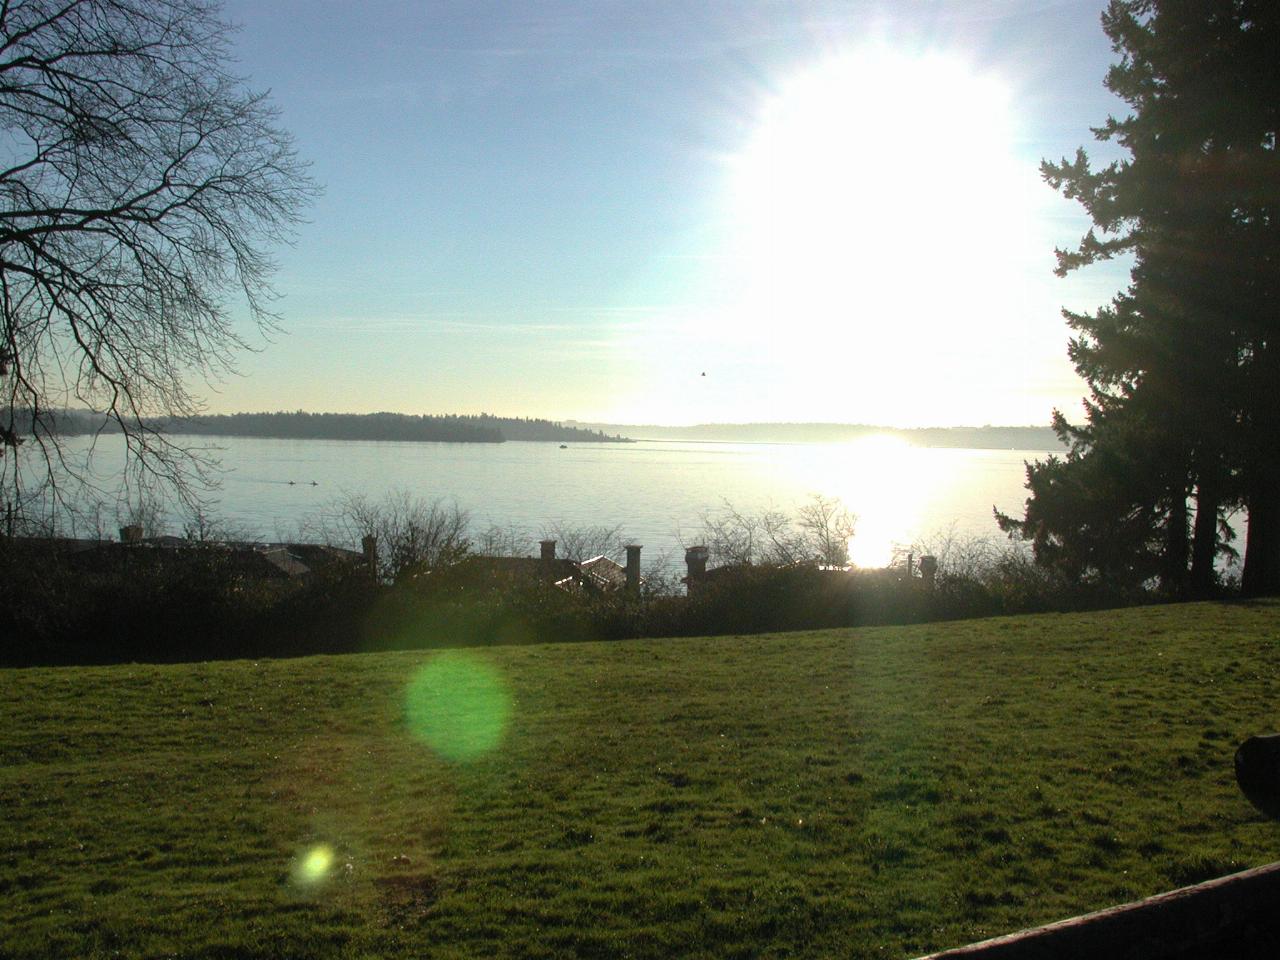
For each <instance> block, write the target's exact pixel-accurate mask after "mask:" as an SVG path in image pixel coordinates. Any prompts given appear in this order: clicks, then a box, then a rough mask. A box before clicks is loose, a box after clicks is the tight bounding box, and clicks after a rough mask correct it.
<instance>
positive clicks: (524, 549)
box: [474, 523, 533, 557]
mask: <svg viewBox="0 0 1280 960" xmlns="http://www.w3.org/2000/svg"><path fill="white" fill-rule="evenodd" d="M532 546H533V545H532V543H531V542H530V537H529V535H528V534H527V533H525V532H524V531H523V530H521V529H519V528H518V527H516V526H515V524H511V523H509V524H507V525H506V526H505V527H504V526H500V525H499V524H496V523H491V524H490V525H489V526H488V527H486V528H485V529H484V530H482V531H480V533H478V534H477V535H476V538H475V544H474V550H475V552H476V553H477V554H479V555H480V556H482V557H523V556H526V555H527V554H528V553H529V552H530V550H531V549H532Z"/></svg>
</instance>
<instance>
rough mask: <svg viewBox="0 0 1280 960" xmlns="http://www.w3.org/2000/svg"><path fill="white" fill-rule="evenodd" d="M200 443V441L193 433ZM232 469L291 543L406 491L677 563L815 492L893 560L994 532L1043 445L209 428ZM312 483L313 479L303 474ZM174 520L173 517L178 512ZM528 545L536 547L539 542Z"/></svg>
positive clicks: (99, 465)
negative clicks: (526, 438) (356, 498)
mask: <svg viewBox="0 0 1280 960" xmlns="http://www.w3.org/2000/svg"><path fill="white" fill-rule="evenodd" d="M118 440H119V438H104V440H101V441H99V445H98V448H97V452H96V453H95V461H94V462H95V467H96V469H97V471H98V472H99V473H103V472H106V473H110V472H111V470H112V469H113V468H114V466H115V465H118V463H119V456H120V453H119V449H118ZM191 442H192V444H193V445H198V446H207V445H208V444H209V443H210V439H209V438H206V437H201V438H191ZM216 443H217V445H218V446H219V447H220V448H221V449H220V451H219V453H218V456H219V458H220V460H221V462H222V466H223V469H224V471H225V473H224V475H223V480H222V485H221V489H220V490H219V491H217V492H216V493H215V495H214V499H215V500H216V505H215V507H214V509H213V510H212V511H211V513H212V514H213V515H214V516H215V517H217V518H218V519H221V520H226V521H229V522H231V523H233V524H235V525H236V526H238V527H241V528H245V529H247V530H249V531H251V532H253V533H254V534H255V535H257V536H259V537H261V538H263V539H281V540H282V539H289V538H292V537H295V536H296V535H297V532H298V530H299V528H300V527H301V526H302V525H303V524H304V523H305V522H307V521H308V520H315V519H316V518H319V517H323V516H325V515H327V514H332V512H333V510H334V502H335V500H336V499H337V498H339V497H340V496H341V495H343V494H348V493H360V494H367V495H369V496H371V497H375V498H376V497H379V496H381V495H383V494H384V493H387V492H390V491H396V490H408V491H410V492H411V493H413V494H415V495H417V496H421V497H424V498H427V499H436V498H441V499H444V500H446V501H450V502H456V503H457V504H458V505H459V506H460V507H461V508H463V509H464V510H466V511H468V512H469V513H470V515H471V517H472V521H473V526H474V527H475V528H476V529H480V528H483V527H487V526H488V525H490V524H497V525H499V526H503V527H506V526H513V527H514V528H516V529H517V530H518V531H520V532H522V533H524V534H526V535H528V536H529V537H531V539H533V540H536V539H537V538H538V535H539V534H540V533H541V532H542V531H543V530H544V529H546V528H548V527H551V526H554V525H556V524H564V525H568V526H585V525H607V526H614V525H620V526H621V527H622V530H623V532H624V534H625V535H626V536H627V537H628V538H630V539H632V540H634V541H635V542H637V543H641V544H643V545H644V547H645V552H644V560H645V561H646V562H651V561H654V560H656V559H657V558H658V557H659V556H661V555H666V556H667V557H669V558H671V559H672V560H674V561H677V562H682V560H683V548H682V544H683V543H690V542H694V541H696V540H697V539H698V537H697V532H698V530H699V529H700V528H701V521H702V518H703V516H704V515H705V514H706V513H707V512H708V511H712V512H714V511H717V510H720V509H722V508H723V506H724V504H725V503H730V504H732V505H733V506H734V507H735V508H737V509H738V510H740V511H745V512H756V511H759V510H762V509H766V508H771V507H774V508H779V509H783V510H786V511H788V512H791V511H794V510H795V509H796V508H797V507H799V506H801V505H802V504H803V503H804V502H805V500H806V499H807V498H808V497H810V496H811V495H813V494H821V495H822V496H825V497H836V498H839V499H840V500H841V501H842V502H843V503H844V505H845V506H846V508H848V509H849V510H850V511H851V512H853V513H854V514H856V515H857V518H858V523H857V534H856V535H855V537H854V540H853V543H852V545H851V548H852V549H851V553H852V556H853V559H854V561H855V562H856V563H858V564H859V565H863V566H879V565H883V564H885V563H887V562H888V561H889V559H890V557H891V555H892V552H893V550H894V547H895V546H907V545H910V544H912V543H913V542H916V541H919V540H921V539H922V538H924V539H927V538H932V537H937V536H940V535H946V534H947V533H948V532H954V533H956V534H959V535H963V536H968V535H978V536H999V531H998V530H997V528H996V526H995V523H994V521H993V520H992V515H991V508H992V506H993V505H994V506H997V507H999V508H1000V509H1001V510H1003V511H1006V512H1012V513H1014V514H1020V512H1021V507H1022V503H1023V501H1024V499H1025V497H1026V493H1025V491H1024V490H1023V487H1022V485H1023V480H1024V469H1023V462H1024V461H1025V460H1028V459H1039V458H1043V457H1044V456H1045V455H1046V451H1041V450H967V449H939V448H923V447H913V446H910V445H908V444H906V443H905V442H904V441H900V440H897V439H896V438H891V437H869V438H864V439H860V440H857V441H852V442H847V443H727V442H726V443H721V442H709V441H698V442H689V441H670V440H647V441H639V442H636V443H626V444H570V445H569V446H568V448H567V449H563V450H562V449H560V448H559V446H558V445H557V444H555V443H518V442H508V443H502V444H456V443H392V442H379V441H367V442H351V441H329V440H261V439H248V438H218V439H217V440H216ZM313 482H314V486H313V485H312V484H313ZM169 522H170V523H171V524H172V532H174V533H178V532H180V531H181V527H182V520H181V518H180V517H178V516H176V515H175V516H171V517H170V518H169ZM534 549H535V550H536V544H535V545H534Z"/></svg>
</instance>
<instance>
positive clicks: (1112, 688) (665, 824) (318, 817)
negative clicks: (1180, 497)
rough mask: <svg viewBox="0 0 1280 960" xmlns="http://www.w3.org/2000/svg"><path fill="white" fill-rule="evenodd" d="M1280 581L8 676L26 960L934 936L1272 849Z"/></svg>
mask: <svg viewBox="0 0 1280 960" xmlns="http://www.w3.org/2000/svg"><path fill="white" fill-rule="evenodd" d="M1277 708H1280V606H1275V605H1243V604H1239V605H1214V604H1200V605H1190V606H1176V607H1159V608H1148V609H1140V610H1124V611H1115V612H1105V613H1098V614H1090V615H1072V616H1040V617H1014V618H1006V619H994V620H978V621H969V622H963V623H954V624H941V625H930V626H920V627H898V628H876V629H862V630H837V631H824V632H818V633H795V634H779V635H773V636H763V637H722V638H716V639H697V640H661V641H653V640H646V641H629V642H618V643H612V644H580V645H555V646H528V647H505V648H493V649H487V650H479V651H477V650H471V651H455V652H444V653H393V654H365V655H354V656H345V657H315V658H309V659H301V660H283V661H267V662H260V663H250V662H246V661H238V662H224V663H207V664H190V665H179V666H137V665H128V666H120V667H102V668H99V667H95V668H60V669H30V670H7V671H0V720H2V721H3V722H2V725H0V956H3V957H6V958H26V957H40V958H45V957H54V956H60V957H116V956H121V957H171V956H177V957H221V958H233V957H234V958H240V957H282V958H283V957H408V956H414V957H416V956H428V955H429V956H432V957H451V956H520V957H561V956H602V957H603V956H610V957H612V956H622V955H629V956H635V957H666V956H675V955H683V956H706V957H711V956H715V957H727V956H741V957H747V956H774V957H783V956H794V955H797V954H800V955H811V956H830V955H836V954H840V955H844V956H852V957H906V956H910V955H913V954H917V953H922V952H925V951H929V950H933V949H938V948H942V947H945V946H954V945H958V944H961V943H964V942H967V941H970V940H974V939H978V938H982V937H986V936H991V935H994V934H997V933H1002V932H1007V931H1010V930H1013V929H1016V928H1019V927H1022V926H1026V925H1029V924H1035V923H1040V922H1044V921H1048V920H1054V919H1059V918H1062V917H1066V916H1069V915H1073V914H1077V913H1081V912H1084V911H1087V910H1093V909H1096V908H1099V907H1103V906H1106V905H1109V904H1112V903H1116V902H1119V901H1124V900H1130V899H1133V898H1136V897H1141V896H1144V895H1147V894H1151V893H1155V892H1158V891H1160V890H1164V889H1168V888H1170V887H1174V886H1180V885H1183V884H1186V883H1190V882H1194V881H1197V880H1201V879H1205V878H1208V877H1210V876H1216V875H1219V874H1223V873H1228V872H1232V871H1235V870H1238V869H1244V868H1246V867H1250V866H1255V865H1258V864H1261V863H1265V862H1268V861H1270V860H1273V859H1275V858H1276V857H1278V856H1280V826H1277V825H1275V824H1273V823H1270V822H1267V821H1265V820H1263V818H1262V817H1261V816H1260V815H1258V814H1256V813H1254V811H1253V810H1252V808H1250V807H1249V806H1248V805H1247V803H1246V802H1245V800H1244V799H1243V797H1242V796H1241V795H1240V794H1239V793H1238V791H1237V789H1236V787H1235V783H1234V779H1233V774H1232V754H1233V752H1234V750H1235V747H1236V745H1237V744H1238V743H1239V742H1240V741H1241V740H1242V739H1244V738H1245V737H1247V736H1249V735H1251V734H1255V733H1263V732H1271V731H1273V730H1274V729H1276V727H1277V725H1278V721H1277Z"/></svg>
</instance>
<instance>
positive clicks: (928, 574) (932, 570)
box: [920, 556, 938, 590]
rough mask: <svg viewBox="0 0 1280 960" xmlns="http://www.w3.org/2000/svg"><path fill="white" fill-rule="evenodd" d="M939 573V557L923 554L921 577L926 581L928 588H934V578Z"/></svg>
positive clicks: (926, 587)
mask: <svg viewBox="0 0 1280 960" xmlns="http://www.w3.org/2000/svg"><path fill="white" fill-rule="evenodd" d="M937 573H938V558H937V557H930V556H923V557H921V558H920V579H921V580H923V581H924V586H925V589H926V590H932V589H933V578H934V576H935V575H937Z"/></svg>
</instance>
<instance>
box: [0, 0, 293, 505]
mask: <svg viewBox="0 0 1280 960" xmlns="http://www.w3.org/2000/svg"><path fill="white" fill-rule="evenodd" d="M231 33H232V28H231V27H230V26H229V25H228V24H227V23H226V22H225V21H224V20H223V19H222V18H221V14H220V11H219V9H218V6H217V5H216V4H213V3H206V2H202V0H14V2H4V3H0V131H3V137H4V143H5V148H4V157H3V159H2V160H0V354H2V355H3V359H4V364H5V365H6V366H7V368H8V375H7V376H6V377H4V378H3V379H0V387H2V388H3V391H4V396H3V400H2V401H0V418H2V419H3V423H0V437H2V438H3V439H4V441H5V443H6V444H7V445H9V446H10V447H12V446H14V445H15V444H16V442H17V441H18V440H21V439H23V438H24V437H25V439H27V440H28V441H29V442H28V443H27V444H26V446H25V448H24V449H25V450H26V451H28V455H29V456H30V455H32V454H34V456H35V459H36V463H35V472H36V474H37V475H40V474H43V475H44V476H45V477H46V478H47V477H48V476H51V475H52V474H53V473H54V467H55V465H56V464H57V463H58V462H59V460H60V458H61V451H60V447H59V441H58V433H57V432H56V426H55V424H54V423H53V415H54V414H55V412H56V411H57V410H58V409H59V408H63V407H67V406H88V407H90V408H92V409H95V410H99V411H104V412H105V413H106V415H107V417H108V418H109V419H110V420H111V421H112V422H113V423H114V424H115V426H116V427H117V428H118V429H119V430H122V431H123V433H124V435H125V437H126V439H127V443H128V452H129V456H128V462H129V469H130V471H131V473H130V475H131V476H133V477H135V478H140V479H141V478H148V477H149V478H152V479H158V480H160V481H163V482H165V483H167V484H171V485H174V486H176V488H177V489H178V490H179V491H184V490H187V489H189V483H190V481H191V480H192V478H193V476H195V475H196V474H193V472H192V471H193V468H196V470H197V473H198V464H197V463H196V462H195V461H193V459H192V457H191V456H190V455H189V454H188V452H186V451H184V450H183V449H182V448H180V447H178V446H176V445H175V444H174V443H173V442H172V441H171V440H169V439H167V438H166V437H165V436H164V435H163V434H161V433H159V432H157V431H156V430H155V429H154V427H153V425H151V424H150V423H149V422H148V420H149V418H151V417H154V416H158V415H165V416H172V415H177V416H185V415H190V414H192V413H194V412H196V410H197V408H198V401H197V400H196V398H195V397H194V396H193V395H192V394H191V393H190V392H189V391H190V387H189V385H190V384H191V383H192V382H193V378H194V379H203V380H207V379H208V378H210V377H211V376H216V375H218V374H219V373H220V372H223V371H225V370H227V369H228V367H229V364H230V363H231V360H232V355H233V353H234V351H235V350H236V349H237V348H239V347H240V346H242V338H241V335H240V334H239V333H238V332H237V325H236V322H235V319H234V317H233V314H232V304H233V302H236V301H238V302H239V303H241V304H242V305H243V307H244V309H246V310H247V313H248V315H249V316H250V317H251V318H252V319H253V320H254V321H256V322H257V323H258V324H259V325H261V326H264V327H270V326H271V324H272V322H273V319H274V317H273V314H272V313H271V310H270V304H271V299H272V292H271V289H270V287H269V279H270V276H271V273H272V271H273V267H274V264H273V261H272V259H271V257H270V255H269V253H268V250H269V248H270V246H271V245H272V244H274V243H276V242H279V241H281V240H284V239H287V237H288V235H289V232H290V228H291V227H292V225H293V224H294V223H295V221H296V218H297V215H298V212H299V210H300V208H301V207H302V205H303V204H304V203H305V202H306V201H307V200H308V198H309V196H310V195H311V193H312V192H313V187H312V185H311V182H310V181H309V179H308V177H307V175H306V172H305V169H304V166H303V164H302V163H300V161H299V159H298V157H297V155H296V153H295V151H294V147H293V144H292V141H291V139H290V138H289V136H288V135H287V134H286V133H284V132H283V131H282V130H281V129H280V128H279V127H278V126H277V124H276V115H275V112H274V110H273V109H272V107H271V106H270V105H269V103H268V102H267V99H266V97H265V95H264V94H260V93H256V92H253V91H252V90H250V89H248V88H247V87H246V86H245V83H244V82H243V81H242V80H241V79H240V78H239V77H237V76H235V75H234V74H233V73H231V72H230V70H229V67H228V63H229V52H230V51H229V46H230V37H231ZM41 455H43V459H40V458H41ZM17 460H18V458H17V457H15V456H12V455H11V456H8V457H6V458H5V459H4V460H3V461H2V463H3V480H4V482H5V484H6V486H8V487H9V490H10V494H9V495H10V496H11V497H12V496H13V495H14V494H16V492H17V490H16V488H17V485H18V484H19V480H20V476H19V475H20V471H19V469H18V464H17V462H16V461H17Z"/></svg>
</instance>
